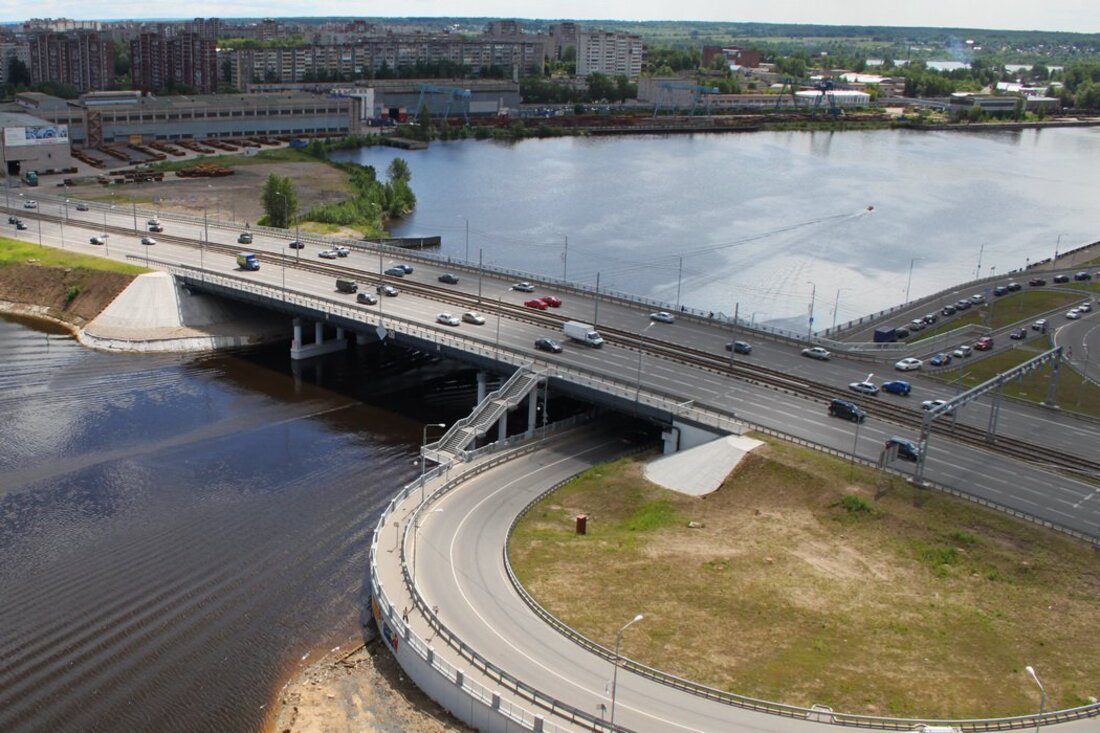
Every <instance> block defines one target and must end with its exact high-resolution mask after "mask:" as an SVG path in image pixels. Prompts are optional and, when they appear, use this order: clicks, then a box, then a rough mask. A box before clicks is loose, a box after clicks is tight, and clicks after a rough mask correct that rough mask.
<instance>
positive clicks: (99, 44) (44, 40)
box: [30, 30, 115, 92]
mask: <svg viewBox="0 0 1100 733" xmlns="http://www.w3.org/2000/svg"><path fill="white" fill-rule="evenodd" d="M30 57H31V64H30V67H31V81H32V82H33V83H35V84H40V83H42V82H47V81H53V82H60V83H62V84H71V85H72V86H74V87H76V89H77V90H78V91H81V92H89V91H99V90H104V89H110V88H111V86H112V85H113V84H114V80H115V51H114V46H112V44H111V41H110V39H109V38H108V37H107V36H105V35H103V34H101V33H99V32H98V31H85V30H81V31H74V32H71V33H53V32H45V33H35V34H33V35H32V36H31V38H30Z"/></svg>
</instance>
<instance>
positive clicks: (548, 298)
mask: <svg viewBox="0 0 1100 733" xmlns="http://www.w3.org/2000/svg"><path fill="white" fill-rule="evenodd" d="M539 300H541V301H542V302H543V303H546V305H548V306H550V307H551V308H560V307H561V298H555V297H554V296H553V295H544V296H543V297H541V298H539Z"/></svg>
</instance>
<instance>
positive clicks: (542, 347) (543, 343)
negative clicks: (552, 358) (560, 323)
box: [535, 339, 562, 354]
mask: <svg viewBox="0 0 1100 733" xmlns="http://www.w3.org/2000/svg"><path fill="white" fill-rule="evenodd" d="M535 348H536V349H538V350H539V351H549V352H550V353H551V354H560V353H561V352H562V348H561V344H559V343H558V342H557V341H555V340H554V339H535Z"/></svg>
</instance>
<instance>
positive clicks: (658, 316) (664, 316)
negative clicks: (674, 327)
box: [649, 311, 676, 323]
mask: <svg viewBox="0 0 1100 733" xmlns="http://www.w3.org/2000/svg"><path fill="white" fill-rule="evenodd" d="M649 320H651V321H657V322H659V323H672V322H673V321H674V320H676V319H675V318H673V317H672V314H671V313H669V312H668V311H657V312H656V313H650V314H649Z"/></svg>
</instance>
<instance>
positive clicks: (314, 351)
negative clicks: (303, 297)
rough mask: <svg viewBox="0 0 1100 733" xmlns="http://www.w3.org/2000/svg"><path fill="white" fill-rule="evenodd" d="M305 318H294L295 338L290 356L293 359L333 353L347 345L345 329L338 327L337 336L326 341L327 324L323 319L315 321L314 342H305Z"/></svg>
mask: <svg viewBox="0 0 1100 733" xmlns="http://www.w3.org/2000/svg"><path fill="white" fill-rule="evenodd" d="M303 321H304V319H302V318H295V319H294V339H293V340H292V341H291V342H290V358H291V359H293V360H298V359H309V358H312V357H314V356H320V355H321V354H331V353H332V352H334V351H340V350H341V349H344V348H345V347H346V346H347V343H346V342H345V340H344V329H343V328H337V329H336V338H334V339H332V340H330V341H325V324H324V322H323V321H314V322H313V342H312V343H309V344H307V343H303V341H302V325H303Z"/></svg>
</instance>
